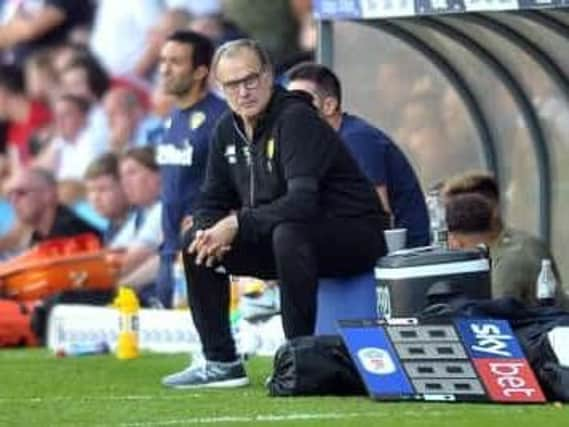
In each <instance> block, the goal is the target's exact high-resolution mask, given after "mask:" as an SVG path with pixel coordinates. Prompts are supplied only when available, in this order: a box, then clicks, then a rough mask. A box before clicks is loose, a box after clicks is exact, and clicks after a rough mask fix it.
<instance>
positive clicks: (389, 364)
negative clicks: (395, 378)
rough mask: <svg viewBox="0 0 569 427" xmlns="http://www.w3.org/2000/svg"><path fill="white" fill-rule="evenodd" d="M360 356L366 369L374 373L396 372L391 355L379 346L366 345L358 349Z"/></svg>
mask: <svg viewBox="0 0 569 427" xmlns="http://www.w3.org/2000/svg"><path fill="white" fill-rule="evenodd" d="M358 358H359V359H360V362H361V364H362V366H363V367H364V369H365V370H366V371H368V372H370V373H372V374H377V375H389V374H392V373H394V372H395V363H394V362H393V359H392V358H391V355H390V354H389V353H388V352H387V351H386V350H384V349H382V348H378V347H365V348H362V349H360V350H359V351H358Z"/></svg>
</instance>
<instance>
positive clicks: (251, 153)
mask: <svg viewBox="0 0 569 427" xmlns="http://www.w3.org/2000/svg"><path fill="white" fill-rule="evenodd" d="M233 127H234V128H235V130H236V131H237V134H238V135H239V136H240V137H241V139H242V140H243V141H244V142H245V149H246V150H247V153H248V154H246V155H245V160H246V162H247V166H248V167H249V204H250V207H252V208H253V207H255V150H254V146H253V142H250V141H249V140H248V139H247V137H246V136H245V134H244V133H243V132H242V131H241V129H240V128H239V126H237V124H236V123H235V122H233Z"/></svg>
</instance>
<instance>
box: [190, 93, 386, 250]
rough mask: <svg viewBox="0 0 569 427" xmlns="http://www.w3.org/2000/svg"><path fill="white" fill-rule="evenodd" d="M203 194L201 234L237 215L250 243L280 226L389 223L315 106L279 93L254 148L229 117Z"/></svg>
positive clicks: (219, 135) (212, 156)
mask: <svg viewBox="0 0 569 427" xmlns="http://www.w3.org/2000/svg"><path fill="white" fill-rule="evenodd" d="M202 190H203V191H202V194H201V197H200V200H199V202H198V205H197V209H196V212H195V217H194V219H195V221H196V225H197V227H198V228H203V227H205V226H209V225H211V224H212V223H214V222H215V221H217V220H219V219H220V218H222V217H223V216H225V215H227V213H228V212H229V211H230V210H236V211H237V212H238V221H239V233H240V235H241V237H243V238H246V239H248V240H249V239H251V240H256V239H258V238H259V237H260V236H267V235H269V234H270V233H271V232H272V230H273V229H274V227H275V226H276V225H278V224H280V223H282V222H302V223H312V222H317V221H322V220H325V219H326V218H338V217H340V218H341V217H351V218H353V217H362V218H367V219H369V220H374V219H377V221H378V226H382V225H383V224H384V220H385V213H384V210H383V209H382V206H381V202H380V201H379V198H378V196H377V194H376V192H375V189H374V188H373V184H372V183H371V182H369V181H368V180H367V178H366V177H365V176H364V175H363V173H362V172H361V171H360V169H359V167H358V166H357V164H356V161H355V160H354V158H353V157H352V156H351V154H350V153H349V152H348V150H347V148H346V146H345V144H343V143H342V142H341V140H340V138H339V136H338V135H337V133H336V132H335V131H334V129H332V128H331V127H330V126H329V125H328V124H327V123H325V122H324V121H323V120H322V119H321V118H320V117H319V116H318V114H317V112H316V110H315V109H314V107H313V106H312V104H311V100H310V99H308V98H307V97H306V96H303V95H300V94H298V93H290V92H287V91H285V90H284V89H282V88H278V87H277V88H276V89H275V91H274V93H273V96H272V98H271V100H270V102H269V105H268V107H267V109H266V111H265V113H264V114H263V116H262V117H261V118H260V120H259V121H258V123H257V126H256V128H255V133H254V136H253V141H251V142H249V141H248V140H247V138H246V136H245V133H244V131H243V126H242V122H241V119H240V118H239V117H237V116H235V115H233V114H231V112H228V113H226V114H225V115H224V116H223V117H222V118H221V119H220V121H219V123H218V125H217V128H216V131H215V133H214V139H213V141H212V146H211V148H210V151H209V158H208V166H207V172H206V178H205V183H204V186H203V188H202Z"/></svg>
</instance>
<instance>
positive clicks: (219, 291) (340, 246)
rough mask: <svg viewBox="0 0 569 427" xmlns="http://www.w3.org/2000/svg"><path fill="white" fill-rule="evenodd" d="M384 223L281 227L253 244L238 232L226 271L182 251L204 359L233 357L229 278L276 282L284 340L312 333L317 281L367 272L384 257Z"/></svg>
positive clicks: (337, 221) (355, 221)
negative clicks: (242, 277) (244, 277)
mask: <svg viewBox="0 0 569 427" xmlns="http://www.w3.org/2000/svg"><path fill="white" fill-rule="evenodd" d="M383 225H384V224H383V222H382V220H380V219H376V218H370V219H368V218H341V219H339V218H338V219H333V220H330V219H327V220H325V221H322V222H319V223H313V224H309V225H307V224H299V223H282V224H279V225H278V226H277V227H276V228H275V229H274V230H273V233H272V235H270V236H267V237H266V238H265V239H262V241H260V242H255V243H253V242H250V241H246V240H244V239H243V238H242V236H240V235H239V234H238V235H237V238H236V240H235V242H234V244H233V246H232V249H231V251H229V252H228V253H227V254H226V255H225V257H224V259H223V262H222V265H223V267H224V269H225V272H219V270H220V269H219V268H215V267H214V268H208V267H205V265H203V264H202V265H196V264H195V259H194V256H193V255H189V254H188V253H187V252H186V251H185V250H184V254H183V257H184V266H185V271H186V278H187V283H188V303H189V306H190V309H191V311H192V316H193V319H194V322H195V325H196V328H197V330H198V333H199V335H200V338H201V341H202V344H203V351H204V354H205V357H206V359H207V360H214V361H224V362H227V361H233V360H235V359H236V351H235V343H234V341H233V338H232V336H231V331H230V323H229V297H230V286H229V274H234V275H242V276H254V277H259V278H262V279H277V280H278V282H279V286H280V294H281V307H282V319H283V328H284V332H285V336H286V337H287V339H291V338H294V337H298V336H304V335H312V334H313V333H314V326H315V325H314V323H315V318H316V291H317V284H318V278H319V277H342V276H351V275H355V274H358V273H362V272H365V271H368V270H369V269H371V268H372V267H373V266H374V265H375V262H376V261H377V259H378V258H379V257H381V256H383V255H385V253H386V247H385V241H384V237H383ZM191 232H193V231H191Z"/></svg>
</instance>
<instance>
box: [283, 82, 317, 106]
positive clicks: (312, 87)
mask: <svg viewBox="0 0 569 427" xmlns="http://www.w3.org/2000/svg"><path fill="white" fill-rule="evenodd" d="M288 90H301V91H303V92H307V93H309V94H310V95H312V103H313V104H314V106H315V107H316V109H317V110H318V111H320V112H322V108H323V107H324V105H323V99H322V96H320V94H319V93H318V88H317V87H316V83H314V82H311V81H310V80H301V79H299V80H291V82H290V83H289V84H288Z"/></svg>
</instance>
